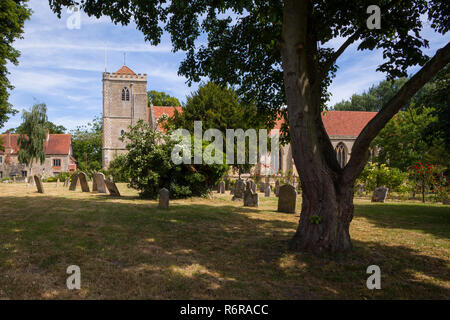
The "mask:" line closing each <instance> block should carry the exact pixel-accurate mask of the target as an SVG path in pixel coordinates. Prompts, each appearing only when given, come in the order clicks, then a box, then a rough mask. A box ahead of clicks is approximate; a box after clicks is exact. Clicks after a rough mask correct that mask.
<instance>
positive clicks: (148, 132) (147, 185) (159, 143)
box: [121, 120, 228, 199]
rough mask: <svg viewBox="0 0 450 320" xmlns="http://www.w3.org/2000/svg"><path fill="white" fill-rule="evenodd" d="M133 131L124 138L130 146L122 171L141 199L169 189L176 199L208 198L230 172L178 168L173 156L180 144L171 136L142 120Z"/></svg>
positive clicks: (218, 167)
mask: <svg viewBox="0 0 450 320" xmlns="http://www.w3.org/2000/svg"><path fill="white" fill-rule="evenodd" d="M129 129H130V130H129V132H126V133H125V134H124V136H123V137H122V139H123V140H126V141H127V142H128V143H127V149H128V153H127V154H126V155H125V159H124V161H123V163H122V164H121V167H122V169H121V171H122V172H126V173H128V174H129V179H130V180H129V186H130V187H131V188H134V189H137V190H139V193H140V195H141V197H145V198H153V199H155V198H156V197H157V196H158V194H159V190H160V189H161V188H166V189H168V190H169V192H170V197H171V198H173V199H176V198H186V197H192V196H205V197H206V196H207V195H208V194H209V193H210V191H211V188H212V187H213V186H214V185H215V184H216V183H217V181H218V180H220V179H221V178H222V177H223V176H224V175H225V173H226V172H227V171H228V166H227V165H218V164H212V165H207V164H205V163H203V164H201V165H188V164H180V165H175V164H174V163H173V162H172V159H171V153H172V149H173V147H174V146H175V145H176V143H177V142H178V141H174V140H172V139H171V138H170V135H169V133H166V134H163V133H160V132H158V131H155V130H153V129H152V128H151V127H150V126H149V125H148V124H147V123H145V122H144V121H142V120H141V121H139V122H138V123H137V124H136V125H135V126H134V127H130V128H129ZM192 145H193V144H192ZM191 154H192V155H193V152H191Z"/></svg>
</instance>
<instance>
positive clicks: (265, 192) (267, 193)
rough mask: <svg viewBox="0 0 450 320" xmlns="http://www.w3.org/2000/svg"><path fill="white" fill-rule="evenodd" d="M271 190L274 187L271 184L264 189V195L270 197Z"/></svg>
mask: <svg viewBox="0 0 450 320" xmlns="http://www.w3.org/2000/svg"><path fill="white" fill-rule="evenodd" d="M270 191H272V188H271V187H270V185H269V184H267V185H266V190H265V191H264V197H270Z"/></svg>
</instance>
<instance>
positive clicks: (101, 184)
mask: <svg viewBox="0 0 450 320" xmlns="http://www.w3.org/2000/svg"><path fill="white" fill-rule="evenodd" d="M92 181H93V186H95V190H92V191H96V192H98V193H106V186H105V175H104V174H103V173H101V172H97V173H94V177H93V178H92Z"/></svg>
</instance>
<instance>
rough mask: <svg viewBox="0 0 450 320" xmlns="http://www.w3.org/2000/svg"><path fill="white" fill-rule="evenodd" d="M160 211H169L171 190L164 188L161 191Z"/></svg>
mask: <svg viewBox="0 0 450 320" xmlns="http://www.w3.org/2000/svg"><path fill="white" fill-rule="evenodd" d="M158 208H159V209H169V190H167V189H166V188H162V189H161V190H159V204H158Z"/></svg>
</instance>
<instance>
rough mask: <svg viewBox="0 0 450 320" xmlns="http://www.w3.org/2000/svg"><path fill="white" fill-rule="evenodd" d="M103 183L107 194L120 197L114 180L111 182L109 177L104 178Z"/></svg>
mask: <svg viewBox="0 0 450 320" xmlns="http://www.w3.org/2000/svg"><path fill="white" fill-rule="evenodd" d="M105 185H106V188H107V189H108V191H109V195H111V196H113V197H120V192H119V189H117V186H116V184H115V183H114V182H112V181H111V180H109V179H105Z"/></svg>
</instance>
